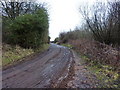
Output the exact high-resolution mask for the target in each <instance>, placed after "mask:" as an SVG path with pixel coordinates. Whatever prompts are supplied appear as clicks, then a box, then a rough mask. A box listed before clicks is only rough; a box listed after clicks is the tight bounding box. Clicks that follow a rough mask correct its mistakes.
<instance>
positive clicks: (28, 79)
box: [2, 44, 74, 88]
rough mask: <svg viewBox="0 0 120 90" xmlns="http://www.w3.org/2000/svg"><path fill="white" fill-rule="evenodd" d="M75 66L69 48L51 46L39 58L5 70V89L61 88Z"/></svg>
mask: <svg viewBox="0 0 120 90" xmlns="http://www.w3.org/2000/svg"><path fill="white" fill-rule="evenodd" d="M73 65H74V60H73V54H72V52H71V51H70V50H69V49H68V48H66V47H63V46H59V45H55V44H51V46H50V48H49V50H48V51H46V52H44V53H43V54H40V55H38V57H37V58H34V59H33V60H29V61H25V62H24V63H22V64H19V65H17V66H14V67H11V68H9V69H6V70H4V71H3V80H2V81H3V82H2V84H3V88H44V87H47V88H49V87H61V85H62V86H64V85H65V84H66V83H67V78H68V77H70V73H71V72H70V71H71V67H73ZM61 83H62V84H61ZM63 84H64V85H63Z"/></svg>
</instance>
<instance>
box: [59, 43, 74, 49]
mask: <svg viewBox="0 0 120 90" xmlns="http://www.w3.org/2000/svg"><path fill="white" fill-rule="evenodd" d="M61 45H62V46H65V47H68V48H72V47H73V46H72V45H70V44H61Z"/></svg>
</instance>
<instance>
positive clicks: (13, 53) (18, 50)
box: [2, 44, 49, 66]
mask: <svg viewBox="0 0 120 90" xmlns="http://www.w3.org/2000/svg"><path fill="white" fill-rule="evenodd" d="M48 47H49V44H44V45H42V46H41V47H40V48H38V49H36V50H33V49H24V48H22V47H20V46H11V45H8V44H5V45H3V54H2V65H3V66H5V65H8V64H12V63H13V62H16V61H18V60H21V59H22V58H24V57H26V56H29V55H32V54H34V53H38V52H43V51H44V50H46V49H48Z"/></svg>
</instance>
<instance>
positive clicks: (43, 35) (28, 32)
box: [8, 8, 48, 48]
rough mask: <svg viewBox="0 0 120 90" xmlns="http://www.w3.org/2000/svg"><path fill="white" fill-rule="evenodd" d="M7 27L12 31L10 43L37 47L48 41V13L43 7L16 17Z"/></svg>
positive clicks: (25, 46)
mask: <svg viewBox="0 0 120 90" xmlns="http://www.w3.org/2000/svg"><path fill="white" fill-rule="evenodd" d="M8 28H9V29H10V31H11V32H12V34H11V35H10V37H9V38H10V40H9V41H11V43H12V44H18V45H20V46H22V47H24V48H37V47H39V46H40V45H41V44H44V43H47V42H48V14H47V12H46V10H45V9H44V8H43V9H40V10H39V11H37V12H36V13H34V14H25V15H21V16H18V17H16V18H15V20H13V22H12V23H11V24H10V25H9V27H8Z"/></svg>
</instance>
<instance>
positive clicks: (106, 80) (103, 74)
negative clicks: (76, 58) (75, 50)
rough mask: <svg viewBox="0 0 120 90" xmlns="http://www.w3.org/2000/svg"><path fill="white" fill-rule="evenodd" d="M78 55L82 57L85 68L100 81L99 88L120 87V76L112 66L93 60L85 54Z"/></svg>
mask: <svg viewBox="0 0 120 90" xmlns="http://www.w3.org/2000/svg"><path fill="white" fill-rule="evenodd" d="M80 57H81V58H82V64H86V68H87V69H88V70H89V71H91V72H92V73H93V74H94V75H95V76H96V77H97V78H98V80H99V81H100V83H101V86H99V88H120V80H119V79H120V78H119V77H120V76H119V74H118V72H117V71H115V70H114V68H113V67H111V66H109V65H102V64H100V63H98V62H94V61H92V60H90V59H89V58H88V57H87V56H86V55H80Z"/></svg>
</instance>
